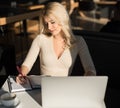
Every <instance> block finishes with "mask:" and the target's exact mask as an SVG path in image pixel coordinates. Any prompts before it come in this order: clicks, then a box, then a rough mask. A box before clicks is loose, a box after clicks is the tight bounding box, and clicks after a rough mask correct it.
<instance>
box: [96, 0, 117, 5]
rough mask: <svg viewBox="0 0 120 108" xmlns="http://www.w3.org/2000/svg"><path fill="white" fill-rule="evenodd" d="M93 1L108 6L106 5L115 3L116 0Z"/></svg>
mask: <svg viewBox="0 0 120 108" xmlns="http://www.w3.org/2000/svg"><path fill="white" fill-rule="evenodd" d="M95 3H96V4H97V5H106V6H108V5H115V4H116V3H117V1H105V0H104V1H95Z"/></svg>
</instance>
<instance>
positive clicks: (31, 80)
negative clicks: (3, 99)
mask: <svg viewBox="0 0 120 108" xmlns="http://www.w3.org/2000/svg"><path fill="white" fill-rule="evenodd" d="M26 80H27V82H26V83H25V84H22V85H21V84H19V83H17V82H16V76H9V77H8V79H7V81H8V87H9V90H10V92H18V91H26V90H33V89H40V88H41V86H40V84H41V76H40V75H30V76H27V78H26Z"/></svg>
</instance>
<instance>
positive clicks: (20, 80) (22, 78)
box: [16, 74, 27, 84]
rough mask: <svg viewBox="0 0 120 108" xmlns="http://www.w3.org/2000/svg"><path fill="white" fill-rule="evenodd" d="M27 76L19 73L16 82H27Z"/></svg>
mask: <svg viewBox="0 0 120 108" xmlns="http://www.w3.org/2000/svg"><path fill="white" fill-rule="evenodd" d="M26 78H27V77H26V76H23V75H21V74H19V75H18V76H17V77H16V82H17V83H19V84H25V83H26Z"/></svg>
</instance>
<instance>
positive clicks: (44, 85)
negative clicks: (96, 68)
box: [41, 76, 108, 108]
mask: <svg viewBox="0 0 120 108" xmlns="http://www.w3.org/2000/svg"><path fill="white" fill-rule="evenodd" d="M107 81H108V77H107V76H79V77H75V76H74V77H73V76H70V77H42V80H41V90H42V106H43V108H106V106H105V102H104V97H105V93H106V87H107Z"/></svg>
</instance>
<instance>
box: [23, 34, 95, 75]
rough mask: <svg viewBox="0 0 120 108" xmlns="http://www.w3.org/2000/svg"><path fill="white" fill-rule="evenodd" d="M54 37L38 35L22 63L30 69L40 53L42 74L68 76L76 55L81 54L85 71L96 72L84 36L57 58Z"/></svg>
mask: <svg viewBox="0 0 120 108" xmlns="http://www.w3.org/2000/svg"><path fill="white" fill-rule="evenodd" d="M52 38H53V37H47V36H45V35H44V34H40V35H38V36H37V37H36V38H35V39H34V40H33V42H32V45H31V48H30V50H29V52H28V54H27V57H26V59H25V61H24V62H23V64H22V65H24V66H27V67H28V69H29V71H30V70H31V68H32V66H33V64H34V62H35V61H36V59H37V57H38V55H39V57H40V68H41V73H40V74H42V75H50V76H68V75H69V74H70V73H71V72H72V68H73V64H74V62H75V59H76V56H77V54H79V55H80V59H81V62H82V64H83V67H84V70H85V72H87V71H93V72H96V71H95V67H94V64H93V62H92V59H91V56H90V54H89V51H88V48H87V45H86V43H85V41H84V39H83V38H82V37H79V41H78V42H77V43H76V44H75V45H74V46H73V47H72V48H70V49H65V50H64V52H63V53H62V55H61V56H60V57H59V58H57V55H56V54H55V51H54V47H53V39H52Z"/></svg>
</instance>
